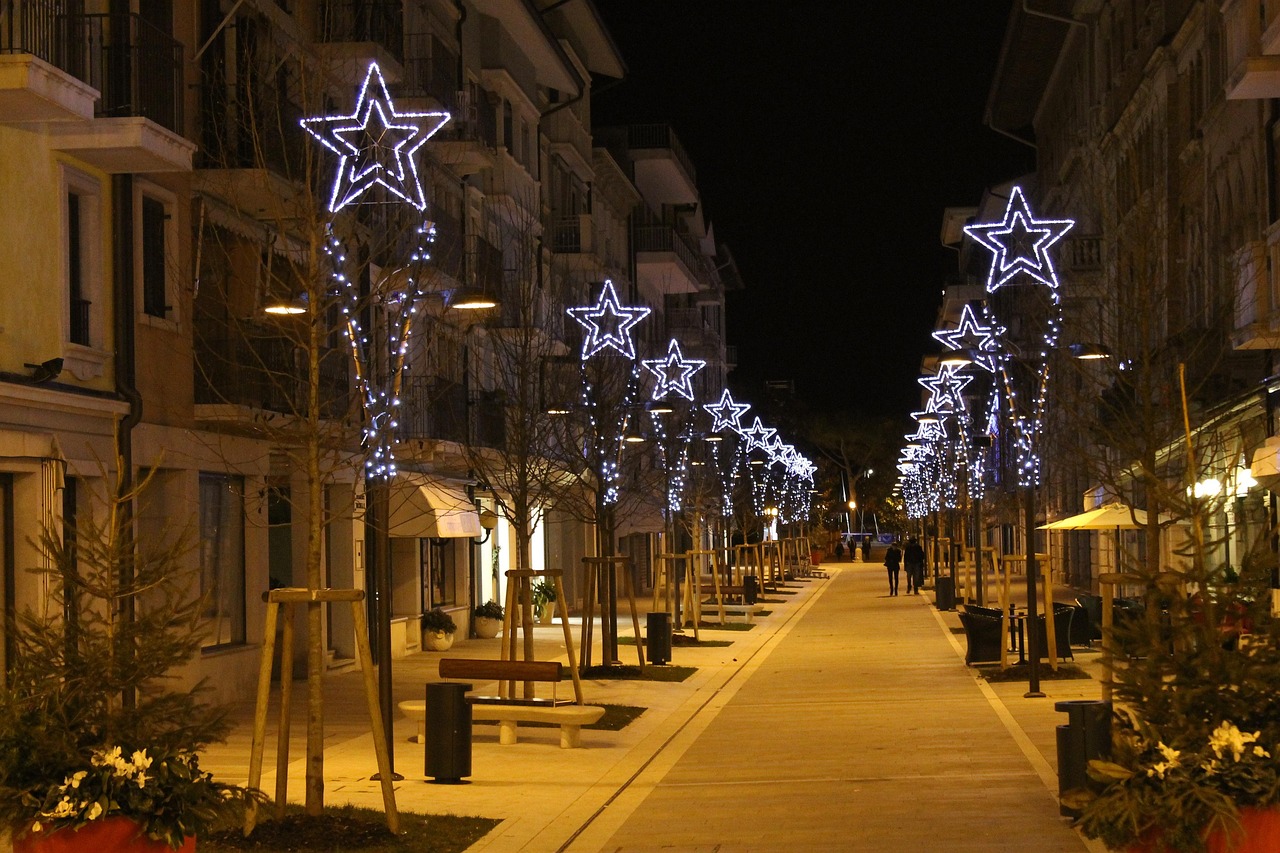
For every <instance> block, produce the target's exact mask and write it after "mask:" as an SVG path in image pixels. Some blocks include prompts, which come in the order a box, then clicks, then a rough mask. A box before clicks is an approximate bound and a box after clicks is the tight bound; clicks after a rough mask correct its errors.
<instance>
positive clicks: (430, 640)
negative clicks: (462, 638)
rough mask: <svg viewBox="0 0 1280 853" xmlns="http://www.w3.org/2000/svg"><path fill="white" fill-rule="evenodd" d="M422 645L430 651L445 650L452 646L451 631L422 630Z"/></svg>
mask: <svg viewBox="0 0 1280 853" xmlns="http://www.w3.org/2000/svg"><path fill="white" fill-rule="evenodd" d="M422 647H423V648H424V649H426V650H427V651H431V652H447V651H449V649H450V648H452V647H453V633H452V632H450V633H448V634H446V633H445V632H444V631H423V632H422Z"/></svg>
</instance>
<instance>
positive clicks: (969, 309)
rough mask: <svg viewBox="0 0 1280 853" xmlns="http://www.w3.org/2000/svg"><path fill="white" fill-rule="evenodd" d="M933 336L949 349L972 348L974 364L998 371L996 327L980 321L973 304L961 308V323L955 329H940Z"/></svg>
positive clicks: (984, 368)
mask: <svg viewBox="0 0 1280 853" xmlns="http://www.w3.org/2000/svg"><path fill="white" fill-rule="evenodd" d="M933 338H934V340H936V341H937V342H938V343H940V344H942V345H943V346H944V347H946V348H947V349H952V350H957V349H965V348H968V349H970V350H972V351H973V363H974V364H976V365H978V366H979V367H981V368H982V369H983V370H985V371H987V372H988V373H995V372H996V351H997V349H998V347H999V343H998V342H997V340H996V339H997V331H996V327H995V326H994V325H992V326H984V325H982V324H981V323H979V322H978V317H977V315H976V314H974V313H973V306H972V305H970V304H968V303H965V306H964V308H962V309H961V310H960V325H958V326H956V327H955V328H954V329H939V330H937V331H936V332H934V333H933Z"/></svg>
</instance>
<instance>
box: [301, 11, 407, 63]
mask: <svg viewBox="0 0 1280 853" xmlns="http://www.w3.org/2000/svg"><path fill="white" fill-rule="evenodd" d="M401 6H402V3H401V0H323V2H321V4H320V21H321V27H320V41H322V42H325V43H337V42H361V41H367V42H374V43H375V44H378V45H381V46H382V47H383V48H385V49H386V50H387V52H388V53H390V54H391V55H392V56H394V57H395V58H396V61H397V62H399V61H400V60H401V59H403V58H404V10H403V9H402V8H401Z"/></svg>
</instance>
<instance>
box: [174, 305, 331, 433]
mask: <svg viewBox="0 0 1280 853" xmlns="http://www.w3.org/2000/svg"><path fill="white" fill-rule="evenodd" d="M201 325H202V324H201ZM202 332H204V334H202ZM196 360H197V363H198V365H199V366H198V367H197V369H196V397H195V402H196V405H220V406H238V407H244V408H247V409H254V410H261V411H268V412H278V413H280V414H283V415H293V416H301V415H302V414H303V413H305V412H306V404H307V381H306V375H307V353H306V350H305V349H304V348H303V347H302V346H301V345H300V344H299V343H298V341H297V340H296V339H294V338H292V337H289V336H287V335H284V334H282V333H281V332H280V330H279V329H278V328H274V327H272V326H271V325H269V324H265V323H246V324H243V326H242V327H240V328H236V329H231V330H226V329H224V330H220V331H219V330H212V331H211V330H210V329H208V328H207V327H204V326H203V325H202V327H201V328H200V329H198V330H197V333H196ZM349 365H350V358H349V356H348V355H347V353H346V351H345V350H342V349H325V350H324V351H323V352H321V353H320V411H321V415H322V416H323V417H325V418H330V419H335V420H336V419H339V418H341V417H343V416H344V415H345V414H346V413H347V411H348V410H349V408H350V406H351V404H352V396H351V391H350V385H349V381H348V371H349Z"/></svg>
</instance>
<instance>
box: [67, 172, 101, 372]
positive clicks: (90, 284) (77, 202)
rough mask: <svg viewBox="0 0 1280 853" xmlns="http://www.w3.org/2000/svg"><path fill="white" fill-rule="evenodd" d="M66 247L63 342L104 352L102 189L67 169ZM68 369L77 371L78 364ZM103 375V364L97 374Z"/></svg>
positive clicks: (86, 178) (85, 176) (82, 175)
mask: <svg viewBox="0 0 1280 853" xmlns="http://www.w3.org/2000/svg"><path fill="white" fill-rule="evenodd" d="M62 186H63V205H64V207H63V216H62V227H63V232H64V238H65V239H64V244H63V245H64V247H65V250H66V257H65V269H66V291H65V292H66V295H67V299H66V313H65V314H64V318H65V320H64V322H65V324H66V325H65V334H64V340H66V341H67V342H68V343H71V344H76V345H77V346H81V347H92V348H95V349H101V348H102V347H103V345H104V336H103V333H104V329H103V322H102V316H103V314H102V310H103V307H104V306H103V305H102V304H101V302H102V301H103V299H102V255H101V251H102V216H101V210H102V190H101V187H100V185H99V184H98V182H97V181H95V180H93V179H92V178H90V177H88V176H87V175H84V174H81V173H80V172H75V171H72V170H70V169H66V170H64V171H63V173H62ZM67 366H68V368H69V369H71V370H72V372H73V373H76V375H77V376H80V378H88V376H83V375H81V373H80V372H76V369H75V368H76V367H77V365H75V364H68V365H67ZM90 375H101V364H100V363H99V365H98V371H97V373H92V374H90Z"/></svg>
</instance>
